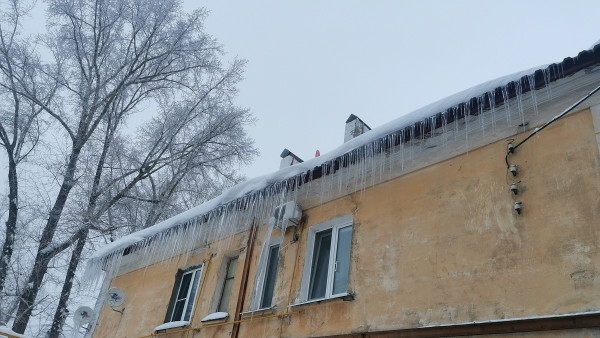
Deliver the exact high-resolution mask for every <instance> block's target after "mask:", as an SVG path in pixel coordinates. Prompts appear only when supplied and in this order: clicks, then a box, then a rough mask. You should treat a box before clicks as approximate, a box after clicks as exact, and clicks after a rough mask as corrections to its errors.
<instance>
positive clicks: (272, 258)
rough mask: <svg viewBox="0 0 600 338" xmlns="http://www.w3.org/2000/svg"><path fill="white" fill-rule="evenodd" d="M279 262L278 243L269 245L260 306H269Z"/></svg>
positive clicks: (263, 307) (264, 307)
mask: <svg viewBox="0 0 600 338" xmlns="http://www.w3.org/2000/svg"><path fill="white" fill-rule="evenodd" d="M278 264H279V244H276V245H273V246H271V247H269V254H268V257H267V266H266V271H265V281H264V283H263V287H262V292H261V300H260V308H261V309H266V308H269V307H271V302H272V301H273V291H274V290H275V280H276V279H277V265H278Z"/></svg>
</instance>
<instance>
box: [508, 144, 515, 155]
mask: <svg viewBox="0 0 600 338" xmlns="http://www.w3.org/2000/svg"><path fill="white" fill-rule="evenodd" d="M508 152H509V153H511V154H512V153H514V152H515V146H513V144H512V142H511V143H509V144H508Z"/></svg>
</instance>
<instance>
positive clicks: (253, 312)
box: [240, 306, 277, 318]
mask: <svg viewBox="0 0 600 338" xmlns="http://www.w3.org/2000/svg"><path fill="white" fill-rule="evenodd" d="M275 310H277V306H271V307H266V308H264V309H257V310H249V311H246V312H242V313H240V315H242V318H248V317H253V316H264V315H269V314H274V313H275Z"/></svg>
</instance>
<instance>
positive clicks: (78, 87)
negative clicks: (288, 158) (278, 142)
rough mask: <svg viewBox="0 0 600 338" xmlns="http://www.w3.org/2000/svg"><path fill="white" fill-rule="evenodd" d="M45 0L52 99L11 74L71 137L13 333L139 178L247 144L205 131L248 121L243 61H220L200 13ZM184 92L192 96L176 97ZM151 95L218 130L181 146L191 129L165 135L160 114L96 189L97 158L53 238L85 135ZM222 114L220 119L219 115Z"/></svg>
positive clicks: (159, 5)
mask: <svg viewBox="0 0 600 338" xmlns="http://www.w3.org/2000/svg"><path fill="white" fill-rule="evenodd" d="M48 5H49V18H50V21H51V24H52V26H51V27H55V28H53V29H52V30H51V31H50V33H49V35H48V36H47V37H46V40H45V41H46V43H47V46H48V47H49V50H50V51H51V52H52V55H53V56H54V59H55V60H54V66H53V67H52V68H45V69H46V70H47V72H46V75H48V76H51V77H52V79H53V80H54V81H56V82H58V83H59V84H60V87H59V91H58V92H57V93H56V95H55V96H54V98H53V100H51V101H45V100H44V99H43V98H42V97H40V96H39V95H38V93H36V91H35V90H33V88H32V87H31V86H29V85H28V84H27V81H26V79H25V78H24V77H22V76H19V75H15V76H14V79H15V81H16V83H17V84H18V85H19V91H18V94H19V95H21V96H23V97H25V98H27V99H28V100H29V101H30V102H33V103H34V104H35V105H36V106H38V107H41V108H42V109H43V111H44V112H45V113H46V114H47V115H48V116H51V117H52V118H54V119H55V120H56V121H57V122H58V123H59V124H60V126H62V128H63V130H64V131H65V133H66V134H67V135H68V138H69V140H70V149H69V152H68V157H67V159H66V161H65V164H64V171H63V172H62V173H61V183H60V187H59V189H58V193H57V195H56V198H55V200H54V203H53V206H52V208H51V211H50V212H49V215H48V218H47V221H46V223H45V225H44V227H43V232H42V236H41V240H40V242H39V246H38V249H37V254H36V257H35V260H34V264H33V267H32V269H31V272H30V274H29V277H28V280H27V285H26V287H25V290H24V292H23V294H22V295H21V299H20V302H19V306H18V308H17V313H16V319H15V322H14V324H13V330H14V331H16V332H19V333H23V332H24V331H25V328H26V327H27V323H28V321H29V318H30V316H31V313H32V309H33V306H34V302H35V299H36V296H37V294H38V292H39V288H40V286H41V283H42V281H43V278H44V276H45V275H46V272H47V271H48V266H49V263H50V261H51V260H52V258H53V257H55V256H56V255H57V254H58V253H60V252H62V251H63V250H65V249H66V248H68V247H69V246H71V245H72V244H73V243H74V242H78V246H77V248H76V251H77V249H78V248H79V240H80V239H82V240H85V238H86V237H87V232H89V231H90V230H92V229H97V228H100V229H101V227H98V224H97V223H98V221H99V220H100V219H102V217H103V216H104V215H106V214H107V211H108V210H109V209H110V208H111V207H112V206H114V205H115V204H116V203H117V202H119V201H121V200H122V199H124V198H127V197H128V196H129V192H130V191H131V190H132V189H133V187H135V186H136V185H137V184H138V183H139V182H141V181H143V180H145V179H148V178H149V177H150V176H151V175H153V174H157V173H158V172H159V171H161V170H163V169H164V168H167V167H168V166H169V164H170V163H173V162H177V161H184V159H185V158H186V157H189V158H191V157H193V156H198V158H200V157H201V156H200V155H203V156H204V157H205V159H206V161H208V160H212V159H215V160H218V159H219V158H220V159H221V160H223V161H226V158H227V156H225V155H223V156H221V155H218V153H217V152H215V150H214V147H223V149H228V147H227V146H228V142H231V143H232V144H235V145H236V147H235V148H236V150H233V151H231V153H230V154H229V156H231V157H232V161H234V160H233V158H236V160H237V161H239V160H245V159H247V157H248V156H249V155H250V154H251V153H252V151H253V149H252V148H251V147H248V146H249V142H248V140H247V138H246V137H244V135H243V134H242V135H241V136H242V137H239V136H240V135H239V134H238V135H236V136H234V137H233V138H230V139H225V138H222V137H220V136H219V135H218V134H217V133H216V132H215V133H213V131H212V130H219V128H221V130H224V133H225V134H227V135H233V134H235V133H239V132H240V129H239V127H240V123H247V122H248V112H247V111H245V110H239V109H238V108H235V107H234V106H233V103H232V97H233V95H235V84H236V83H237V81H239V77H240V72H241V69H242V66H243V63H242V62H239V61H235V62H234V63H233V64H232V65H231V66H230V67H226V68H224V67H223V66H222V65H221V62H220V57H221V55H222V51H221V47H220V46H219V45H218V44H217V43H216V41H215V40H214V39H212V38H211V37H210V36H208V35H207V34H206V33H205V32H204V30H203V27H202V22H203V20H204V18H205V16H206V12H205V11H195V12H193V13H191V14H184V13H183V12H182V10H181V8H180V4H179V2H178V1H175V0H173V1H145V0H128V1H124V0H96V1H68V0H52V1H49V2H48ZM49 69H51V70H49ZM182 98H192V99H191V100H190V99H186V100H188V101H187V102H186V101H185V100H184V101H183V102H184V103H181V104H179V102H182V101H181V100H182ZM156 102H162V103H169V105H170V106H171V107H173V108H174V109H173V110H171V113H172V114H178V111H191V112H195V113H197V114H199V115H198V116H202V115H201V114H207V115H205V116H204V117H210V118H208V119H207V121H208V123H209V126H211V127H215V128H213V129H210V128H209V129H207V130H204V131H203V132H202V133H199V134H198V135H197V136H195V137H196V138H197V141H196V140H195V139H194V138H193V137H192V139H190V141H189V142H188V143H187V144H186V143H185V142H183V143H178V142H179V141H180V140H183V139H185V138H186V137H188V136H190V135H185V132H182V133H172V132H171V130H172V128H171V124H173V125H175V126H177V123H175V122H173V121H172V119H169V120H168V121H167V120H164V121H165V122H164V123H163V125H162V126H163V128H162V129H161V128H158V130H156V132H155V134H152V135H153V136H154V137H155V139H154V140H156V141H157V142H153V143H151V144H149V145H148V144H146V143H145V142H141V143H139V144H138V149H136V150H135V151H130V152H129V159H128V160H129V161H128V162H126V163H127V164H128V165H129V166H118V167H115V168H114V169H111V174H114V176H112V175H111V176H109V177H112V179H109V180H107V181H104V186H103V187H102V186H101V184H102V182H103V177H104V176H103V173H104V170H105V169H106V168H105V163H104V159H103V156H100V157H99V159H98V162H97V168H99V170H96V175H95V176H94V178H93V180H92V181H93V184H92V185H91V187H92V188H91V190H90V195H89V199H88V205H87V211H86V213H85V216H84V219H83V220H82V223H81V225H80V226H79V227H78V229H77V230H76V231H74V232H73V233H72V235H71V236H70V237H69V238H68V239H67V240H63V241H57V239H56V238H55V237H56V236H55V233H56V231H57V229H58V228H59V226H60V225H61V216H62V214H63V211H64V209H65V206H66V205H67V201H68V198H69V195H70V193H71V192H72V190H73V189H74V187H76V186H77V185H78V183H81V182H80V180H81V179H82V178H83V177H85V175H82V174H81V172H80V169H81V168H80V164H81V163H80V162H81V160H82V158H83V157H85V154H86V147H88V146H89V142H90V140H91V139H92V138H93V137H97V138H98V139H104V138H103V137H98V135H105V136H107V135H109V133H110V132H107V133H102V132H100V131H99V128H100V126H102V125H105V126H110V125H111V124H112V125H113V127H110V128H112V129H114V130H116V127H117V126H118V125H119V124H120V123H122V122H123V121H124V120H125V119H126V118H127V117H128V116H129V115H131V114H132V113H135V112H139V111H140V110H141V108H140V107H147V106H148V105H151V104H154V103H156ZM190 102H191V103H192V104H191V105H190V104H189V103H190ZM209 111H210V114H209V113H208V112H209ZM229 112H237V113H238V116H239V117H238V118H234V117H233V115H227V113H229ZM221 115H222V116H224V117H223V118H220V117H217V116H221ZM234 115H235V114H234ZM110 119H113V120H110ZM191 119H192V120H193V118H191ZM109 120H110V121H109ZM103 123H105V124H103ZM159 126H160V124H159ZM107 128H108V129H107V130H109V129H110V128H109V127H107ZM176 129H177V128H176ZM179 129H180V130H181V131H185V130H187V129H186V128H183V127H180V128H179ZM113 135H114V134H113ZM159 141H160V142H159ZM104 142H105V143H106V141H104ZM203 142H204V143H203ZM236 142H237V143H236ZM105 143H103V144H105ZM197 144H198V145H199V144H202V146H197ZM111 145H112V141H111V142H108V146H107V147H106V148H107V149H106V155H108V154H109V153H110V147H111ZM144 147H145V148H144ZM104 148H105V147H104V146H103V149H104ZM139 149H144V150H145V152H143V153H142V154H143V156H141V157H140V156H137V154H139V153H140V151H139ZM213 154H214V157H211V155H213ZM124 163H125V162H124ZM224 163H226V162H224ZM198 164H201V162H198ZM95 186H97V187H95ZM101 188H102V189H101ZM105 191H111V192H113V193H114V194H105V193H104V192H105Z"/></svg>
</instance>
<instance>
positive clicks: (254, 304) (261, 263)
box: [250, 237, 282, 311]
mask: <svg viewBox="0 0 600 338" xmlns="http://www.w3.org/2000/svg"><path fill="white" fill-rule="evenodd" d="M281 243H282V237H277V238H271V239H270V240H269V244H268V248H267V251H266V253H265V254H264V255H263V253H262V252H261V255H260V258H259V259H258V268H257V269H256V279H255V281H254V283H255V284H256V283H258V282H259V281H258V277H259V276H261V275H262V284H263V287H261V288H260V290H257V292H256V294H255V295H254V297H252V301H251V302H250V310H251V311H259V310H265V309H269V308H270V307H268V308H262V307H261V306H260V305H261V304H262V301H263V293H264V290H265V289H264V282H265V278H267V274H266V270H267V267H268V266H267V264H268V261H269V254H270V252H271V248H272V247H274V246H276V245H279V254H280V255H281ZM275 284H277V281H275ZM271 307H273V306H271Z"/></svg>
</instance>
